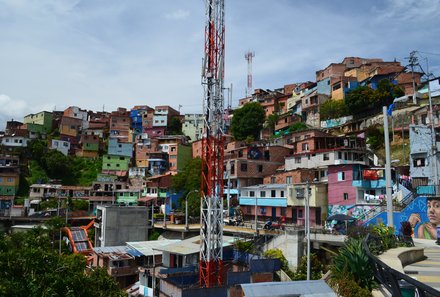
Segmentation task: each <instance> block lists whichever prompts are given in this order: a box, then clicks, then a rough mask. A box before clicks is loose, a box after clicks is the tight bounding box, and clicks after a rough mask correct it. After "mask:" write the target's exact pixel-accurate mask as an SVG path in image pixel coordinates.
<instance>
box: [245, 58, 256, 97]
mask: <svg viewBox="0 0 440 297" xmlns="http://www.w3.org/2000/svg"><path fill="white" fill-rule="evenodd" d="M253 57H255V52H250V51H249V52H247V53H245V54H244V58H245V59H246V61H247V63H248V74H247V89H246V97H247V96H248V94H249V95H252V92H253V89H252V58H253Z"/></svg>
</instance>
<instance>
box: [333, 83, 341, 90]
mask: <svg viewBox="0 0 440 297" xmlns="http://www.w3.org/2000/svg"><path fill="white" fill-rule="evenodd" d="M340 88H341V83H337V84H335V85H334V86H333V91H336V90H339V89H340Z"/></svg>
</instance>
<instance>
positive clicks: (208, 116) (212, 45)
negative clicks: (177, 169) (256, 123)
mask: <svg viewBox="0 0 440 297" xmlns="http://www.w3.org/2000/svg"><path fill="white" fill-rule="evenodd" d="M205 1H206V2H205V6H206V24H205V56H204V59H203V70H202V85H203V88H204V101H203V111H204V117H205V125H204V129H205V131H204V136H203V138H202V185H201V207H200V214H201V220H200V221H201V226H200V267H199V268H200V269H199V280H200V287H205V288H209V287H214V286H221V285H222V283H223V280H222V274H223V174H224V164H223V160H224V97H223V78H224V58H225V55H224V50H225V23H224V15H225V10H224V5H225V4H224V0H205Z"/></svg>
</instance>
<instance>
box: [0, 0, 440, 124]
mask: <svg viewBox="0 0 440 297" xmlns="http://www.w3.org/2000/svg"><path fill="white" fill-rule="evenodd" d="M205 19H206V17H205V1H204V0H128V1H120V0H0V129H2V128H3V127H4V123H5V122H6V121H7V120H11V119H14V120H18V121H22V120H23V117H24V116H25V115H27V114H30V113H37V112H40V111H43V110H46V111H53V110H64V109H65V108H67V107H69V106H78V107H80V108H83V109H88V110H94V111H102V110H105V111H113V110H116V109H117V108H118V107H125V108H127V109H131V108H132V107H133V106H135V105H149V106H151V107H155V106H157V105H169V106H171V107H173V108H174V109H176V110H180V112H181V113H182V114H183V113H201V112H202V102H203V88H202V86H201V65H202V58H203V46H204V27H205ZM225 27H226V31H225V32H226V42H225V52H226V57H225V79H224V84H225V87H229V86H230V85H232V107H234V106H237V105H238V100H239V99H240V98H243V97H245V94H246V91H245V90H246V83H247V71H248V65H247V62H246V59H245V58H244V55H245V53H246V52H248V51H252V52H254V53H255V57H254V58H253V63H252V75H253V88H254V89H255V88H261V89H275V88H281V87H283V86H284V85H286V84H290V83H294V82H302V81H308V80H311V81H314V80H315V73H316V71H318V70H320V69H324V68H325V67H327V66H328V65H329V64H330V63H339V62H341V61H342V60H343V58H344V57H349V56H355V57H364V58H382V59H383V60H385V61H393V60H394V59H396V60H397V61H399V62H401V63H402V65H404V66H405V65H407V64H408V59H407V58H408V57H409V54H410V52H411V51H418V54H417V57H418V58H419V62H420V64H421V65H422V67H423V69H424V70H425V71H426V69H427V68H428V69H429V72H430V73H432V74H433V75H435V76H440V38H439V37H440V0H370V1H349V0H333V1H325V0H321V1H318V0H295V1H292V0H225ZM226 96H227V95H225V97H226Z"/></svg>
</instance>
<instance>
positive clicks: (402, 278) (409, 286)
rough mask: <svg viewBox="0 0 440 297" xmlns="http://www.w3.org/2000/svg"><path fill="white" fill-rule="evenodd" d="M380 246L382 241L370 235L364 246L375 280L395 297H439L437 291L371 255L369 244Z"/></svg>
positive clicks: (439, 294)
mask: <svg viewBox="0 0 440 297" xmlns="http://www.w3.org/2000/svg"><path fill="white" fill-rule="evenodd" d="M370 243H373V244H375V245H378V244H379V245H380V241H378V239H377V238H374V237H372V236H371V235H370V234H368V235H367V237H366V238H365V240H364V242H363V245H364V249H365V251H366V253H367V256H368V259H369V261H370V264H371V266H372V269H373V273H374V277H375V279H376V280H377V281H378V282H379V283H380V284H382V285H383V286H384V288H385V289H386V290H388V291H389V292H390V293H391V295H392V296H393V297H403V296H409V295H411V296H414V295H415V293H417V295H416V296H420V297H425V296H426V297H430V296H439V297H440V292H439V291H437V290H436V289H434V288H432V287H430V286H428V285H425V284H424V283H421V282H419V281H417V280H415V279H413V278H412V277H409V276H407V275H406V274H403V273H401V272H399V271H397V270H394V269H392V268H391V267H389V266H388V265H386V264H385V263H383V262H382V261H381V260H379V259H378V258H377V257H376V256H374V255H373V254H371V252H370V249H369V244H370Z"/></svg>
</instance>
